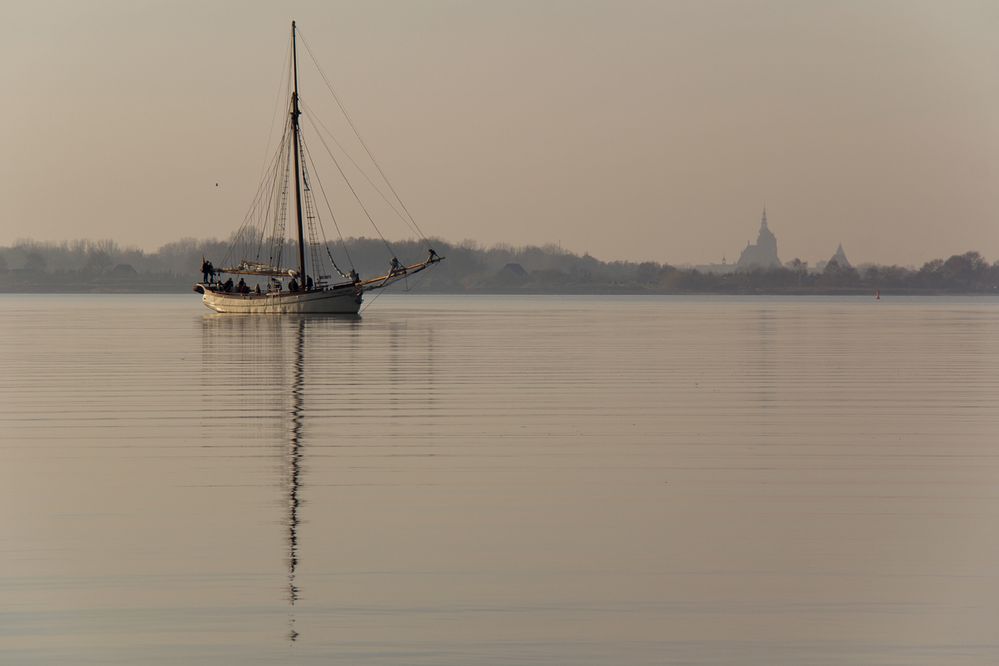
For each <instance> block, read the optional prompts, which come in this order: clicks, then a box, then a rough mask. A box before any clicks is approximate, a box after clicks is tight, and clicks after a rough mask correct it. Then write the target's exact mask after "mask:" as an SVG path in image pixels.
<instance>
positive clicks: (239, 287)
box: [236, 278, 250, 294]
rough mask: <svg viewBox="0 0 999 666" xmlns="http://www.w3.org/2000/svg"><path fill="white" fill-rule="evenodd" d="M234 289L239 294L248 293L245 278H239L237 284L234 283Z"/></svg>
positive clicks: (248, 289)
mask: <svg viewBox="0 0 999 666" xmlns="http://www.w3.org/2000/svg"><path fill="white" fill-rule="evenodd" d="M236 290H237V291H238V292H239V293H241V294H248V293H250V288H249V287H247V286H246V280H244V279H243V278H239V284H237V285H236Z"/></svg>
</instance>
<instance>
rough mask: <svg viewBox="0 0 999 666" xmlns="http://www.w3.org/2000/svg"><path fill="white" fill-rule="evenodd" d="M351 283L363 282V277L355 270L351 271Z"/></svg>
mask: <svg viewBox="0 0 999 666" xmlns="http://www.w3.org/2000/svg"><path fill="white" fill-rule="evenodd" d="M350 281H351V282H353V283H354V284H357V283H358V282H360V281H361V276H360V275H359V274H358V272H357V271H355V270H354V269H353V268H351V269H350Z"/></svg>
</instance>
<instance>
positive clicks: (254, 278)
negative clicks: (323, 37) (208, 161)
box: [194, 21, 444, 315]
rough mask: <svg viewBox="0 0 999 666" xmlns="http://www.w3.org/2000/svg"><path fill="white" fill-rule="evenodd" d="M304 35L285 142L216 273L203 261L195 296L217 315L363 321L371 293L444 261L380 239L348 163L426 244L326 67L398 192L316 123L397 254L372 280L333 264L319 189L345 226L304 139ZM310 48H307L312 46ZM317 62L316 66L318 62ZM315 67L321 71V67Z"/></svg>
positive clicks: (294, 54) (294, 52)
mask: <svg viewBox="0 0 999 666" xmlns="http://www.w3.org/2000/svg"><path fill="white" fill-rule="evenodd" d="M298 34H299V31H298V29H297V28H296V26H295V22H294V21H292V23H291V58H290V60H291V68H290V72H289V74H290V81H289V86H290V87H292V90H291V97H290V101H289V105H288V114H287V117H286V119H285V123H284V132H283V134H282V137H281V140H280V141H279V142H278V149H277V151H276V153H275V154H274V157H273V158H272V159H271V160H270V163H269V166H268V168H267V169H266V171H265V174H264V177H263V179H262V181H261V184H260V188H259V189H258V191H257V195H256V196H255V197H254V200H253V203H252V204H251V206H250V211H249V213H247V216H246V219H245V220H244V222H243V225H242V226H241V227H240V229H239V231H238V232H237V233H236V234H235V235H234V237H233V243H232V246H231V247H230V250H229V254H228V255H227V256H226V258H225V260H224V261H223V266H222V268H215V267H214V266H213V265H212V263H211V262H210V261H208V260H206V259H204V258H202V266H201V269H202V274H203V280H202V281H201V282H198V283H196V284H195V285H194V291H195V292H197V293H200V294H202V299H203V302H204V304H205V305H206V306H207V307H209V308H211V309H212V310H215V311H216V312H223V313H242V314H282V313H300V314H307V313H323V314H354V315H356V314H357V313H358V311H359V310H360V307H361V303H362V302H363V298H364V294H365V293H367V292H369V291H374V290H377V289H384V288H386V287H388V286H390V285H392V284H395V283H397V282H399V281H400V280H408V279H409V278H410V277H412V276H414V275H416V274H417V273H420V272H421V271H424V270H426V269H427V268H429V267H431V266H433V265H434V264H437V263H439V262H440V261H442V260H443V259H444V258H443V257H441V256H439V255H438V254H437V253H436V252H435V251H434V249H433V248H432V247H428V254H427V256H426V258H425V259H424V260H423V261H420V262H416V263H410V264H408V265H407V264H404V263H402V262H401V261H399V259H398V258H397V257H396V256H395V253H394V251H393V250H392V247H391V245H390V244H389V243H388V241H386V240H385V238H384V236H381V232H380V231H378V227H377V225H375V223H374V220H373V219H372V215H371V213H370V212H369V210H368V208H367V207H366V206H365V205H364V203H363V202H362V201H361V199H360V198H359V197H358V194H357V189H356V188H355V187H354V186H353V185H351V184H350V182H349V181H348V180H347V176H346V174H345V172H344V168H343V165H342V164H341V162H342V161H343V159H344V157H346V159H348V160H350V162H351V163H352V164H353V165H354V166H355V167H357V169H358V170H359V171H360V172H361V174H362V175H363V176H364V178H365V179H366V180H367V182H368V183H369V184H370V185H371V187H372V188H374V189H375V191H376V192H378V193H379V194H380V195H381V197H382V198H383V199H384V201H385V202H386V203H387V204H388V206H389V207H390V208H391V210H392V211H394V212H395V213H396V215H398V216H399V217H400V218H401V219H402V220H403V221H404V222H405V223H407V224H408V225H409V226H410V228H411V229H413V230H414V231H416V232H417V233H418V235H419V236H420V238H421V239H423V240H425V241H426V240H427V239H426V236H424V235H423V233H422V231H421V230H420V228H419V225H417V224H416V220H415V219H413V216H412V215H410V213H409V211H408V209H407V208H406V206H405V204H403V203H402V200H401V199H400V198H399V196H398V194H397V193H396V190H395V188H394V187H392V185H391V183H389V181H388V178H387V177H386V176H385V173H384V171H383V170H382V168H381V167H380V166H379V165H378V163H377V162H376V161H375V159H374V157H373V156H372V155H371V152H370V151H369V150H368V148H367V145H366V144H365V143H364V141H363V139H361V137H360V134H358V133H357V130H356V128H355V127H354V124H353V122H352V121H351V120H350V116H349V115H348V114H347V112H346V109H344V107H343V105H342V104H341V103H340V99H339V97H338V96H337V95H336V93H335V92H334V91H333V88H332V85H331V84H330V83H329V78H328V77H327V76H326V75H325V74H324V73H322V70H321V69H320V73H321V74H322V78H323V80H324V81H325V82H326V85H327V87H328V88H329V91H330V93H331V94H332V95H333V99H334V100H335V101H336V104H337V105H338V106H339V107H340V110H341V111H342V113H343V116H344V118H345V119H346V121H347V124H348V125H349V127H350V129H351V131H352V132H353V133H354V135H355V136H356V138H357V141H358V143H359V144H360V146H361V147H362V148H363V150H364V153H366V155H367V157H368V158H369V160H370V162H371V164H373V165H374V167H375V169H376V170H377V173H378V174H379V175H380V177H381V178H380V180H381V182H382V183H383V184H384V185H385V186H387V190H388V192H389V193H391V196H389V194H387V193H386V191H385V188H384V187H379V186H378V185H377V184H376V181H375V180H373V179H372V178H371V177H370V176H368V175H367V174H366V173H365V172H364V171H363V170H361V168H360V167H359V166H358V164H357V161H355V160H354V159H353V158H352V157H351V156H350V154H349V153H347V152H346V151H345V150H344V149H343V146H342V145H341V144H340V143H339V142H338V141H337V139H336V137H335V136H332V134H331V133H330V137H331V138H332V140H333V142H334V145H337V146H338V147H340V148H341V150H342V151H343V152H342V153H341V158H340V159H339V160H338V159H337V157H336V154H335V153H334V152H333V151H332V150H331V148H330V146H329V144H328V143H327V141H326V140H325V138H324V137H323V135H322V133H321V131H320V128H321V129H322V130H326V131H327V132H329V130H328V129H326V126H325V125H323V124H322V121H321V120H319V121H318V125H317V124H315V123H314V125H313V126H314V127H315V129H316V132H317V134H319V137H320V139H321V143H322V146H323V147H324V148H325V149H326V151H327V153H328V154H329V156H330V158H331V159H332V160H333V163H334V164H335V165H336V168H337V170H338V171H339V173H340V174H341V176H343V178H344V180H345V182H346V184H347V189H348V191H349V192H350V193H351V194H352V195H353V197H354V198H355V199H356V200H357V203H358V204H359V205H360V208H361V210H362V211H363V212H364V214H365V216H366V217H367V218H368V220H369V221H370V222H371V224H372V226H373V227H374V229H375V231H376V232H377V233H378V235H379V236H381V239H382V242H383V243H384V244H385V247H386V248H387V249H388V250H389V254H390V256H391V261H389V262H388V267H387V269H386V270H385V271H384V273H383V274H381V275H376V276H375V277H371V278H367V279H362V278H361V276H360V275H359V274H358V272H357V271H356V270H355V269H354V268H353V266H352V265H351V268H350V270H349V271H346V270H344V269H342V268H341V264H340V263H338V262H337V261H336V259H334V256H333V252H332V250H331V248H330V244H329V242H328V241H327V238H326V231H325V229H324V226H323V222H322V217H321V215H320V207H319V206H318V204H317V201H316V197H315V192H316V190H315V186H316V185H317V184H318V185H319V192H320V193H321V194H322V198H323V201H324V202H325V203H326V205H327V209H328V211H329V218H330V219H332V220H333V222H334V224H335V225H336V229H337V233H338V234H340V225H339V224H338V223H337V222H336V216H335V215H334V213H333V207H332V206H331V205H330V203H329V199H328V197H327V196H326V190H325V189H324V188H323V187H322V184H321V183H319V182H318V179H317V178H315V176H314V172H315V171H316V169H315V163H314V162H313V161H312V157H311V154H310V153H309V150H308V148H307V147H306V145H305V142H304V140H303V136H302V127H301V123H300V120H301V118H302V116H303V113H302V100H301V98H300V97H299V90H298V43H297V37H298ZM305 45H306V47H307V49H308V42H307V41H306V42H305ZM308 52H309V55H310V56H311V55H312V52H311V49H308ZM313 61H315V58H314V57H313ZM316 66H317V68H318V63H316ZM310 165H311V167H312V168H311V169H310ZM292 183H293V184H292ZM290 200H293V201H290ZM290 204H293V206H294V209H295V223H296V224H295V230H296V231H297V238H296V239H295V240H294V242H289V241H288V239H286V238H285V228H286V222H287V219H288V217H289V208H290V207H291V206H290ZM307 236H308V237H307ZM340 241H341V245H343V253H344V256H345V257H346V259H347V261H348V262H350V255H349V253H348V252H347V250H346V245H345V244H344V243H343V236H342V234H340ZM428 245H429V242H428ZM294 249H297V253H296V252H294ZM341 263H342V262H341ZM234 276H238V277H239V282H238V283H234V282H233V277H234ZM223 278H225V280H223ZM247 278H249V279H250V281H251V282H255V285H254V286H252V287H251V286H250V285H249V284H247V282H246V279H247ZM261 282H263V286H261Z"/></svg>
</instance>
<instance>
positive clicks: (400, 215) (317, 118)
mask: <svg viewBox="0 0 999 666" xmlns="http://www.w3.org/2000/svg"><path fill="white" fill-rule="evenodd" d="M302 106H303V107H305V109H306V110H307V111H308V112H309V121H310V122H312V123H313V127H315V129H316V133H317V134H318V133H319V127H321V128H322V129H324V130H325V131H326V134H327V135H329V137H330V138H331V139H333V143H335V144H336V147H337V148H339V149H340V152H341V153H343V154H344V156H345V157H346V158H347V159H348V160H350V163H351V164H353V165H354V168H356V169H357V171H358V173H360V174H361V175H362V176H364V179H365V180H366V181H368V184H369V185H371V187H372V188H373V189H374V191H375V192H377V193H378V195H379V196H380V197H381V198H382V201H384V202H385V203H386V204H388V207H389V208H391V209H392V212H393V213H395V214H396V216H397V217H398V218H399V219H400V220H402V221H403V223H404V224H405V225H406V226H408V227H409V228H410V229H412V230H413V231H415V232H416V235H417V236H419V237H420V238H421V239H423V240H426V239H425V238H424V237H423V234H422V233H421V232H420V230H419V229H417V228H416V227H415V226H413V223H412V222H410V221H409V220H408V219H406V217H405V216H404V215H403V214H402V213H400V212H399V209H398V208H396V207H395V204H393V203H392V202H391V201H390V200H389V198H388V197H387V196H386V195H385V193H384V192H382V190H381V188H380V187H378V186H377V185H375V182H374V181H373V180H372V179H371V176H369V175H368V174H367V172H366V171H365V170H364V169H362V168H361V165H360V164H358V163H357V161H356V160H355V159H354V158H353V157H351V155H350V153H349V152H348V151H347V149H346V148H344V147H343V144H342V143H340V142H339V141H338V140H337V138H336V136H335V135H334V134H333V132H331V131H330V129H329V128H328V127H326V125H325V124H323V121H322V119H320V118H319V115H318V114H314V113H312V109H311V107H309V106H308V105H307V104H305V102H303V103H302ZM312 116H316V118H315V120H313V119H312ZM315 123H318V124H319V126H318V127H316V126H315Z"/></svg>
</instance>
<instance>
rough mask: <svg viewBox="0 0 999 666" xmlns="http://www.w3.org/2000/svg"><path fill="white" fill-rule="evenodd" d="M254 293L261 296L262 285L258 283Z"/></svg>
mask: <svg viewBox="0 0 999 666" xmlns="http://www.w3.org/2000/svg"><path fill="white" fill-rule="evenodd" d="M253 291H254V292H255V293H256V294H257V296H259V295H260V283H259V282H258V283H257V286H256V287H255V288H254V289H253Z"/></svg>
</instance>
